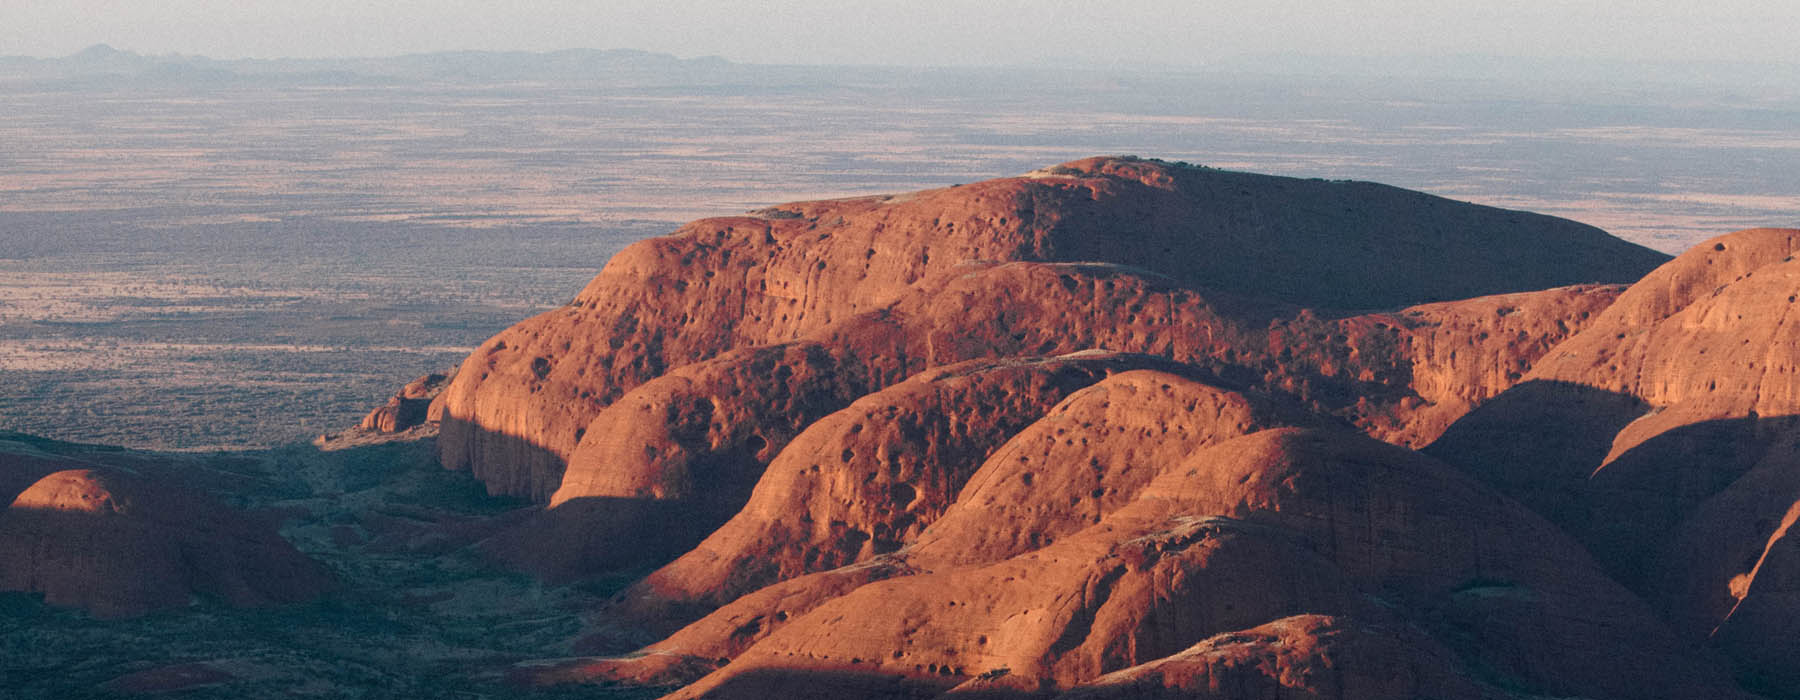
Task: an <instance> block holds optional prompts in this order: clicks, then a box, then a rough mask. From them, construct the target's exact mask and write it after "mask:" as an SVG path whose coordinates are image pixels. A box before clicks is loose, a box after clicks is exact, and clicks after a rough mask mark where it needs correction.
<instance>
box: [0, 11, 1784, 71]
mask: <svg viewBox="0 0 1800 700" xmlns="http://www.w3.org/2000/svg"><path fill="white" fill-rule="evenodd" d="M1797 34H1800V7H1797V6H1796V4H1795V3H1794V1H1793V0H1355V1H1337V0H1228V1H1223V2H1221V1H1215V0H1116V1H1114V2H1103V1H1100V0H1078V1H1071V0H908V1H905V2H901V1H896V0H872V1H866V2H858V1H856V0H758V1H751V0H660V1H659V2H642V1H638V0H612V1H608V0H593V1H575V0H507V1H501V0H430V1H428V0H378V1H370V0H279V1H276V0H155V1H153V2H145V1H144V0H0V55H21V54H22V55H31V56H60V55H66V54H69V53H73V52H75V51H78V50H80V49H82V48H84V47H86V46H89V45H92V44H96V43H108V44H112V45H113V46H115V47H117V48H122V49H129V50H133V51H137V52H140V53H150V54H159V53H171V52H179V53H194V54H204V55H208V56H212V57H215V58H240V57H257V58H274V57H322V56H386V55H394V54H400V53H414V52H424V51H436V50H447V49H489V50H509V49H518V50H529V51H544V50H552V49H561V48H637V49H648V50H652V51H660V52H666V53H672V54H675V55H678V56H684V57H691V56H703V55H719V56H724V57H726V58H729V59H732V60H735V61H743V62H755V63H877V64H900V65H967V64H1019V63H1033V62H1038V61H1043V60H1057V61H1062V62H1071V63H1111V62H1123V63H1134V64H1139V63H1142V64H1172V65H1203V64H1205V63H1207V62H1208V61H1215V60H1219V59H1222V58H1228V57H1233V56H1242V55H1246V54H1263V53H1286V52H1293V53H1302V54H1314V55H1358V56H1390V55H1421V54H1423V55H1433V54H1453V53H1477V54H1493V55H1502V56H1523V57H1543V58H1590V59H1591V58H1602V59H1620V60H1644V59H1650V60H1677V61H1685V60H1727V61H1757V62H1763V61H1768V62H1776V63H1800V41H1796V40H1795V36H1796V35H1797Z"/></svg>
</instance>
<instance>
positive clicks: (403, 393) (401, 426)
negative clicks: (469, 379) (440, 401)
mask: <svg viewBox="0 0 1800 700" xmlns="http://www.w3.org/2000/svg"><path fill="white" fill-rule="evenodd" d="M451 374H454V373H451ZM451 374H427V375H425V376H423V377H419V378H418V379H414V380H412V381H410V382H407V383H406V386H403V387H401V388H400V391H398V392H396V393H395V394H394V395H393V396H392V397H390V398H389V399H388V401H387V403H385V404H382V405H381V406H379V407H377V408H376V409H375V410H373V411H370V412H369V415H368V416H365V417H364V418H363V420H362V423H361V424H360V425H358V426H357V427H359V428H362V429H363V430H372V431H375V432H380V433H398V432H400V431H403V430H406V429H408V428H411V427H413V426H416V425H423V424H424V423H425V422H426V421H428V420H438V417H434V416H432V415H430V414H431V404H432V400H433V399H435V398H437V396H438V394H439V393H441V392H442V391H443V390H444V387H445V386H447V385H448V384H449V383H450V377H451Z"/></svg>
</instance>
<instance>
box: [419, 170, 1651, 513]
mask: <svg viewBox="0 0 1800 700" xmlns="http://www.w3.org/2000/svg"><path fill="white" fill-rule="evenodd" d="M1664 259H1665V257H1664V256H1662V255H1660V254H1658V253H1655V252H1653V251H1650V250H1648V249H1644V248H1640V247H1637V246H1634V245H1631V244H1628V243H1625V242H1623V241H1619V240H1617V239H1613V238H1611V237H1609V236H1606V235H1605V234H1604V233H1603V232H1600V231H1599V230H1597V229H1593V228H1591V227H1587V226H1583V225H1581V224H1576V223H1574V222H1569V221H1565V220H1561V219H1555V218H1552V217H1545V216H1540V215H1535V214H1528V213H1523V212H1515V211H1505V210H1499V209H1492V208H1488V207H1480V206H1475V205H1469V204H1464V203H1458V202H1453V201H1450V200H1446V199H1441V198H1437V197H1431V196H1428V195H1424V194H1420V193H1417V192H1410V191H1406V190H1401V189H1397V188H1392V187H1386V186H1382V185H1375V184H1370V183H1357V182H1327V181H1322V180H1301V179H1293V178H1281V177H1271V176H1262V175H1252V174H1247V173H1234V172H1228V171H1220V170H1212V169H1207V168H1198V167H1192V166H1185V165H1178V164H1168V163H1161V162H1155V161H1144V160H1138V159H1131V158H1090V159H1087V160H1081V161H1075V162H1071V163H1066V164H1064V165H1060V166H1056V167H1053V168H1048V169H1045V170H1042V171H1038V172H1035V173H1032V174H1030V175H1027V176H1022V177H1015V178H1002V179H998V180H989V181H985V182H980V183H974V184H969V185H963V186H960V187H951V188H944V189H938V190H928V191H923V192H917V193H911V194H906V195H899V196H888V197H865V198H856V199H847V200H831V201H822V202H803V203H795V204H788V205H782V206H779V207H773V208H770V209H766V210H761V211H759V212H756V213H754V214H753V215H750V216H742V217H728V218H718V219H704V220H700V221H696V222H694V223H691V224H689V225H687V226H684V227H683V228H682V229H681V230H679V231H677V232H676V233H675V234H673V235H671V236H668V237H664V238H658V239H653V240H649V241H644V242H641V243H638V244H636V245H633V246H632V247H630V248H628V249H627V250H625V251H623V252H622V253H620V254H619V255H618V256H616V257H615V258H613V260H612V261H611V262H609V263H608V264H607V266H606V268H605V269H604V270H602V271H601V273H600V275H599V276H598V277H596V278H595V279H594V281H593V282H592V283H590V284H589V285H588V287H587V288H586V289H585V290H583V291H582V293H581V294H580V295H579V296H577V297H576V299H575V300H574V301H573V302H571V303H570V304H569V305H567V306H565V307H563V308H561V309H557V310H554V311H551V312H547V313H545V314H543V315H540V316H538V317H535V318H533V319H530V320H527V321H525V322H523V323H520V324H519V325H517V326H514V327H513V328H511V329H509V330H507V331H506V332H504V333H501V334H500V335H498V336H496V337H494V338H493V339H491V340H489V341H488V342H486V343H484V344H483V345H482V347H481V348H480V349H478V350H477V351H476V352H475V353H474V354H473V355H471V356H470V357H469V358H468V359H467V360H465V361H464V363H463V365H462V372H461V373H459V374H458V375H457V377H456V379H455V381H454V382H452V384H451V385H450V387H449V388H448V390H447V391H446V392H445V394H444V396H443V398H442V399H441V406H442V410H443V416H444V419H445V420H444V428H443V437H442V440H441V442H440V451H441V456H442V458H443V461H444V463H445V464H446V465H447V466H450V467H452V468H467V469H471V470H473V471H474V472H475V474H476V475H477V476H478V477H480V478H481V479H482V480H483V481H485V482H487V483H488V485H489V487H490V488H491V489H492V490H494V491H495V492H497V493H509V494H515V495H522V496H529V497H532V498H535V499H539V500H547V499H548V498H549V497H550V495H551V494H552V493H553V492H554V491H555V490H556V489H557V488H558V486H559V485H560V484H561V480H562V475H563V471H564V469H565V467H566V466H567V465H569V464H570V463H571V461H572V460H579V455H578V454H577V453H578V452H579V450H580V448H579V445H580V443H581V441H582V439H583V436H585V435H586V434H588V433H589V432H590V430H589V424H590V423H591V422H592V421H593V420H594V419H595V418H596V416H598V414H599V413H600V411H601V410H602V409H604V408H606V407H607V406H609V405H611V404H612V403H614V402H615V401H617V400H618V399H619V398H620V397H621V396H623V395H624V394H625V393H626V392H628V391H630V390H631V389H633V388H635V387H636V386H638V385H640V384H643V383H644V382H647V381H649V380H651V379H654V378H656V377H658V376H661V375H663V374H665V373H667V372H669V371H671V370H673V369H675V368H677V367H680V366H682V365H686V364H690V363H693V362H696V361H700V360H704V359H707V358H711V357H714V356H717V355H720V354H723V353H726V352H728V351H730V350H732V349H735V348H742V347H747V346H755V345H762V344H768V343H777V342H788V341H793V340H798V339H801V338H803V337H806V336H808V335H809V334H812V333H815V332H818V331H820V330H821V329H824V328H827V327H828V326H831V325H833V324H837V323H840V322H843V321H846V320H848V319H851V318H852V317H854V316H857V315H858V314H863V313H866V312H870V311H874V310H879V309H883V308H885V307H887V306H888V305H890V304H892V303H894V302H895V301H896V300H898V299H900V298H901V297H902V296H904V295H905V294H907V293H908V291H909V290H910V289H911V288H912V287H913V286H914V285H915V284H917V283H919V282H920V281H922V280H927V279H930V278H934V277H940V276H942V275H945V274H949V273H953V272H954V271H955V270H957V269H958V268H959V267H961V266H964V265H967V264H969V263H974V262H979V263H992V262H1005V261H1026V262H1058V261H1098V262H1106V263H1113V264H1119V265H1126V266H1130V267H1132V268H1134V269H1136V270H1139V271H1142V272H1145V273H1150V274H1152V275H1154V276H1161V277H1164V278H1167V279H1169V280H1171V281H1173V282H1174V283H1175V284H1177V285H1181V286H1191V287H1203V288H1207V289H1211V290H1218V291H1220V292H1223V293H1226V294H1227V295H1236V296H1253V297H1256V298H1262V299H1272V300H1274V301H1277V302H1282V303H1288V304H1299V305H1305V306H1313V307H1319V308H1332V309H1369V308H1383V307H1387V308H1393V307H1400V306H1405V305H1407V304H1416V303H1422V302H1432V301H1440V300H1448V299H1461V298H1465V297H1470V296H1476V295H1481V294H1492V293H1501V292H1513V291H1525V290H1534V289H1543V288H1547V287H1554V286H1558V285H1566V284H1576V283H1589V282H1629V281H1632V280H1635V279H1637V277H1639V276H1641V275H1642V274H1643V273H1644V272H1646V271H1648V270H1649V269H1650V268H1652V267H1654V266H1655V265H1657V264H1659V263H1660V262H1662V261H1663V260H1664ZM1115 311H1116V310H1115ZM1127 313H1128V314H1129V313H1140V314H1142V313H1151V314H1154V313H1156V311H1155V309H1154V308H1147V309H1145V310H1139V311H1136V312H1127ZM1072 349H1084V348H1072ZM1106 349H1109V350H1115V351H1127V352H1145V351H1147V350H1148V348H1146V347H1139V346H1129V345H1127V346H1108V347H1106ZM1038 354H1043V353H1042V352H1040V353H1038ZM954 359H969V358H968V357H967V356H963V357H956V358H954ZM912 369H913V370H914V371H916V370H917V369H920V367H916V366H915V367H912ZM893 380H894V381H897V380H898V377H896V378H894V379H893Z"/></svg>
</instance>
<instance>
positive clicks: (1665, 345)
mask: <svg viewBox="0 0 1800 700" xmlns="http://www.w3.org/2000/svg"><path fill="white" fill-rule="evenodd" d="M1797 250H1800V230H1792V229H1752V230H1747V231H1740V232H1737V233H1733V234H1730V235H1726V236H1721V237H1719V238H1716V239H1713V240H1711V241H1707V242H1706V243H1703V244H1701V245H1699V246H1696V247H1695V248H1694V249H1692V250H1690V251H1688V252H1687V253H1685V254H1683V255H1682V256H1680V257H1678V258H1676V259H1675V260H1674V261H1672V262H1670V263H1668V264H1667V265H1664V266H1663V267H1661V268H1658V269H1657V270H1656V271H1655V272H1653V273H1651V274H1650V275H1648V276H1646V277H1645V278H1644V279H1643V280H1642V281H1640V282H1638V283H1637V284H1634V285H1632V286H1631V288H1629V289H1628V290H1626V291H1625V292H1624V293H1623V294H1621V295H1620V296H1619V299H1618V301H1617V303H1615V304H1614V305H1613V306H1611V307H1609V308H1608V309H1607V310H1606V311H1605V312H1604V313H1602V314H1601V315H1600V316H1599V317H1598V318H1597V319H1596V320H1595V321H1594V323H1593V324H1592V326H1590V327H1589V328H1587V329H1586V330H1584V331H1582V332H1581V333H1579V334H1576V335H1574V336H1573V337H1571V338H1570V339H1568V340H1567V341H1564V342H1563V343H1562V344H1560V345H1558V346H1556V347H1555V348H1554V349H1552V350H1551V351H1550V352H1549V353H1548V354H1547V355H1546V356H1545V357H1544V359H1543V360H1542V361H1540V362H1539V363H1538V364H1537V366H1536V367H1535V368H1534V369H1533V370H1532V372H1531V373H1530V374H1528V375H1527V377H1526V383H1524V384H1522V385H1521V386H1519V387H1517V388H1515V389H1513V390H1511V391H1509V392H1507V393H1505V394H1503V395H1501V396H1499V397H1498V398H1496V399H1495V400H1494V401H1493V402H1492V404H1490V405H1489V406H1484V407H1483V408H1481V409H1479V410H1477V411H1476V412H1474V413H1472V414H1471V415H1469V416H1468V417H1467V418H1466V419H1465V420H1464V421H1462V423H1460V424H1458V425H1457V426H1454V427H1452V428H1451V429H1450V430H1449V431H1448V432H1446V434H1445V436H1444V439H1442V440H1440V441H1439V442H1438V443H1437V444H1435V445H1433V446H1432V447H1431V448H1430V451H1431V452H1432V453H1434V454H1438V455H1440V456H1443V457H1445V458H1446V459H1449V460H1451V461H1454V462H1457V463H1459V464H1463V465H1466V466H1468V467H1470V468H1471V469H1473V470H1475V471H1476V472H1477V473H1480V474H1482V475H1483V477H1484V478H1485V479H1487V480H1489V481H1490V482H1491V483H1495V484H1496V485H1499V486H1500V487H1501V488H1502V489H1503V490H1506V491H1508V492H1510V493H1513V494H1515V495H1517V496H1518V497H1520V498H1521V499H1523V500H1525V501H1526V502H1527V503H1528V504H1530V505H1532V506H1533V507H1534V508H1536V509H1538V510H1539V511H1540V512H1543V513H1545V514H1546V515H1547V516H1549V517H1551V518H1552V519H1553V520H1556V521H1557V522H1558V523H1559V524H1561V525H1563V526H1564V527H1565V528H1567V529H1569V530H1570V531H1571V532H1572V533H1574V534H1576V535H1577V537H1578V538H1579V539H1581V540H1583V541H1584V542H1585V543H1586V544H1587V545H1588V547H1589V548H1590V549H1592V550H1593V552H1594V554H1595V556H1596V557H1597V558H1598V559H1599V560H1600V561H1601V562H1602V563H1603V564H1604V565H1606V567H1607V568H1608V569H1609V570H1610V571H1612V572H1613V573H1614V574H1615V575H1617V576H1618V577H1619V578H1620V579H1621V580H1623V581H1625V582H1626V583H1627V584H1628V585H1631V586H1633V587H1634V588H1636V589H1638V590H1639V591H1641V592H1643V593H1645V594H1646V595H1648V596H1649V597H1650V598H1652V599H1653V600H1655V601H1657V602H1658V603H1659V605H1660V607H1661V608H1662V610H1663V611H1664V614H1665V615H1666V616H1667V617H1668V618H1669V619H1670V620H1671V621H1673V622H1674V623H1675V624H1676V627H1677V629H1679V630H1681V631H1682V632H1683V633H1685V634H1687V635H1689V638H1690V639H1693V640H1694V641H1695V642H1708V643H1710V644H1712V645H1714V646H1716V647H1717V648H1720V649H1723V650H1724V651H1726V652H1727V653H1728V654H1729V655H1731V656H1732V657H1733V658H1734V660H1736V661H1737V662H1738V663H1739V666H1740V669H1741V670H1742V671H1743V672H1744V673H1745V675H1746V677H1750V678H1754V679H1757V682H1758V683H1759V684H1762V685H1759V686H1758V687H1759V688H1763V689H1766V690H1770V691H1771V692H1775V693H1777V694H1787V693H1792V692H1795V691H1796V690H1800V673H1797V672H1793V671H1792V670H1791V666H1792V663H1791V658H1792V657H1791V656H1790V655H1788V654H1787V652H1789V651H1795V650H1800V647H1795V646H1793V645H1792V644H1791V643H1789V642H1787V641H1786V640H1787V639H1788V636H1789V635H1788V634H1786V633H1785V632H1782V631H1781V630H1785V629H1789V625H1790V624H1791V623H1793V622H1796V621H1800V606H1796V605H1794V604H1793V603H1792V602H1790V601H1792V600H1794V598H1793V596H1792V595H1791V594H1789V593H1788V591H1789V590H1791V588H1790V584H1789V583H1788V580H1789V579H1788V576H1787V574H1785V573H1781V572H1783V571H1785V568H1784V567H1785V566H1786V565H1785V564H1784V563H1783V562H1785V561H1787V560H1788V557H1789V556H1790V555H1788V554H1786V551H1787V549H1788V547H1790V545H1788V544H1787V540H1786V537H1785V535H1786V532H1787V530H1788V528H1787V526H1788V524H1790V521H1791V519H1792V518H1791V514H1792V512H1793V511H1792V508H1793V504H1794V503H1795V502H1796V501H1800V482H1796V481H1795V479H1794V477H1793V473H1794V471H1793V466H1794V464H1795V463H1796V460H1795V455H1796V454H1800V449H1796V442H1795V436H1796V434H1797V433H1796V432H1795V431H1796V426H1797V421H1800V374H1797V370H1800V358H1797V356H1796V355H1795V354H1794V352H1793V349H1794V348H1795V347H1796V346H1800V325H1797V324H1796V323H1795V322H1794V320H1793V318H1794V314H1793V311H1794V309H1795V308H1796V304H1795V302H1794V299H1795V295H1796V294H1800V261H1796V260H1795V259H1794V254H1795V252H1796V251H1797Z"/></svg>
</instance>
